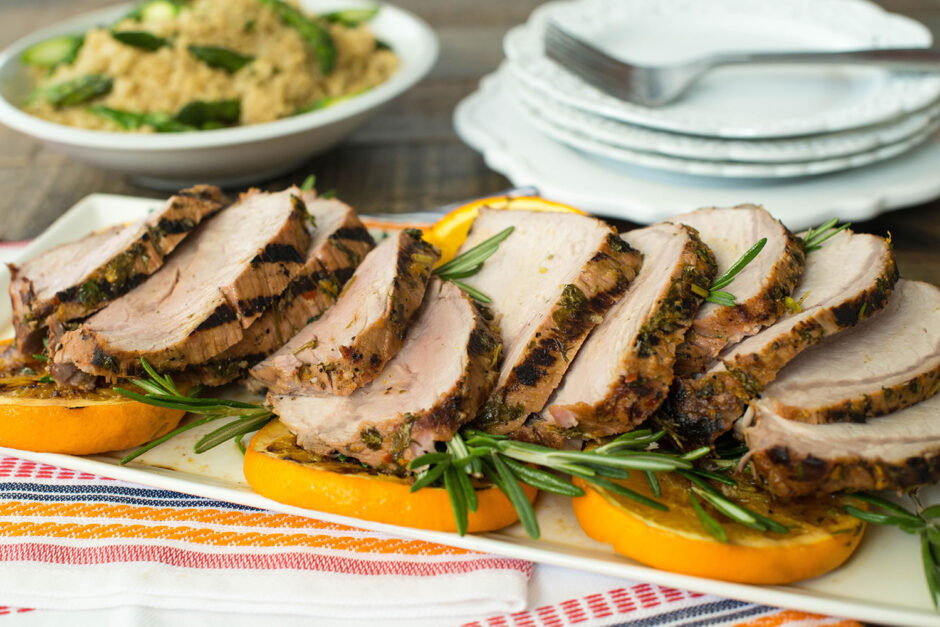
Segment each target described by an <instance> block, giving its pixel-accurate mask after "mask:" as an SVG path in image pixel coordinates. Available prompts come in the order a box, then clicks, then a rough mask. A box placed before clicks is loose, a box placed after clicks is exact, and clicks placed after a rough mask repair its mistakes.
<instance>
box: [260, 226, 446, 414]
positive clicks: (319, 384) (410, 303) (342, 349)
mask: <svg viewBox="0 0 940 627" xmlns="http://www.w3.org/2000/svg"><path fill="white" fill-rule="evenodd" d="M338 241H339V238H337V237H331V238H330V242H331V244H332V245H333V246H336V247H338V248H339V249H340V250H341V251H343V252H344V253H345V254H346V256H347V259H351V260H353V261H355V260H356V258H358V256H359V255H358V253H356V252H355V251H353V250H349V247H348V246H342V247H340V246H337V243H338ZM347 241H350V240H347ZM350 245H355V246H357V247H359V249H361V248H362V247H363V243H362V242H352V241H350ZM439 256H440V253H439V252H438V251H437V249H436V248H434V247H433V246H431V245H430V244H428V243H427V242H425V241H423V240H422V239H421V232H420V231H416V230H413V229H408V230H405V231H402V232H400V233H397V234H395V235H393V236H391V237H389V238H388V239H387V240H385V242H383V243H382V244H380V245H379V246H378V247H377V248H376V249H375V250H374V251H373V252H372V253H370V254H369V255H368V256H367V257H366V258H365V260H364V261H363V262H362V264H361V265H360V266H359V267H358V268H357V269H356V271H355V273H354V274H353V275H352V277H350V279H349V282H348V283H346V287H345V288H342V289H343V292H342V295H340V294H339V291H340V288H341V285H342V284H340V283H339V282H338V281H337V280H336V278H335V276H334V277H332V282H331V283H330V284H329V285H327V284H324V281H323V280H322V279H321V280H319V281H318V286H319V288H320V289H321V290H323V291H324V292H326V293H327V294H328V295H329V296H331V297H333V298H336V297H337V296H339V298H338V300H337V303H336V305H334V307H333V308H331V309H329V310H327V312H326V314H325V315H324V316H323V317H320V318H318V319H316V320H315V321H314V322H312V323H311V324H310V325H308V326H306V327H305V328H304V329H302V330H301V331H300V332H299V333H298V334H297V335H295V336H294V337H293V338H292V339H291V340H290V341H289V342H288V343H287V344H285V345H284V346H283V347H282V348H281V349H280V350H279V351H277V352H276V353H275V354H273V355H272V356H271V357H270V358H269V359H267V360H265V361H263V362H261V363H260V364H258V365H257V366H255V367H254V368H252V370H251V375H252V376H253V377H254V378H256V379H257V380H258V381H259V382H261V383H262V384H263V385H266V386H267V387H268V388H269V389H270V390H272V391H273V392H275V393H277V394H291V393H305V392H318V391H328V392H331V393H333V394H339V395H343V396H345V395H349V394H351V393H352V392H354V391H355V390H356V389H358V388H360V387H362V386H363V385H364V384H366V383H368V382H369V381H371V380H372V379H373V378H375V377H376V376H377V375H378V374H379V372H380V371H381V369H382V366H383V365H384V364H385V363H386V362H387V361H388V360H389V359H391V358H392V357H393V356H394V355H395V354H396V353H397V352H398V350H399V349H400V347H401V345H402V341H403V340H404V337H405V333H406V331H407V327H408V322H409V320H411V318H412V317H413V316H414V314H415V312H416V311H417V310H418V307H419V306H420V304H421V300H422V298H423V297H424V292H425V289H426V288H427V282H428V280H429V278H430V274H431V266H432V265H433V264H434V262H435V261H436V260H437V259H438V257H439Z"/></svg>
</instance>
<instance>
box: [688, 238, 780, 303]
mask: <svg viewBox="0 0 940 627" xmlns="http://www.w3.org/2000/svg"><path fill="white" fill-rule="evenodd" d="M766 244H767V238H766V237H763V238H761V239H760V241H758V242H757V243H756V244H754V245H753V246H751V247H750V248H749V249H748V250H747V252H745V253H744V254H743V255H741V257H740V259H738V260H737V261H735V262H734V263H733V264H732V265H731V267H730V268H728V269H727V270H725V272H724V273H723V274H722V275H721V276H719V277H718V278H717V279H715V280H714V281H713V282H712V284H711V287H709V288H708V289H707V290H706V289H705V288H704V287H702V286H700V285H695V284H693V285H692V291H693V292H695V293H696V294H698V295H699V296H701V297H702V298H704V299H705V300H707V301H709V302H712V303H715V304H716V305H721V306H722V307H734V302H735V299H734V294H732V293H731V292H724V291H722V288H725V287H728V286H729V285H731V282H732V281H734V277H736V276H737V275H738V274H739V273H740V272H741V270H743V269H744V268H745V267H747V265H748V264H749V263H751V262H752V261H754V258H755V257H757V255H758V254H759V253H760V251H762V250H763V249H764V246H765V245H766Z"/></svg>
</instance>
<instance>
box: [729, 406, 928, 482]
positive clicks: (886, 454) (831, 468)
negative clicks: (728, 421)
mask: <svg viewBox="0 0 940 627" xmlns="http://www.w3.org/2000/svg"><path fill="white" fill-rule="evenodd" d="M738 429H739V430H740V432H741V433H742V434H743V436H744V439H745V441H746V442H747V446H748V449H749V451H748V457H747V458H746V459H749V460H750V465H751V468H752V469H753V470H754V474H755V475H756V476H757V477H758V478H759V479H760V480H761V482H762V483H763V484H764V485H765V486H766V488H767V489H768V490H769V491H770V492H773V493H774V494H778V495H780V496H788V497H790V496H805V495H809V494H819V493H829V492H839V491H841V490H887V489H891V490H910V489H912V488H915V487H918V486H922V485H927V484H931V483H936V482H937V481H938V480H940V396H933V397H932V398H930V399H929V400H926V401H924V402H922V403H919V404H917V405H913V406H911V407H908V408H907V409H902V410H901V411H898V412H895V413H893V414H889V415H887V416H884V417H882V418H878V419H876V420H871V421H869V422H867V423H832V424H809V423H805V422H797V421H795V420H787V419H786V418H784V417H782V416H779V415H777V414H776V413H774V411H773V409H772V408H770V407H769V406H767V405H765V404H764V403H763V402H756V403H754V404H753V405H752V406H751V408H749V409H748V413H747V414H746V415H745V416H744V418H743V419H742V420H741V421H740V422H739V427H738Z"/></svg>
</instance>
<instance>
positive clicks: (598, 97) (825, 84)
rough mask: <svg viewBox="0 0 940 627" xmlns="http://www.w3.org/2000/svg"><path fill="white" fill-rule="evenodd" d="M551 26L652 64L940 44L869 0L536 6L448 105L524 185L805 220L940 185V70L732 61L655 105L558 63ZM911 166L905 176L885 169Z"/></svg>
mask: <svg viewBox="0 0 940 627" xmlns="http://www.w3.org/2000/svg"><path fill="white" fill-rule="evenodd" d="M549 20H553V21H554V22H556V23H557V24H559V25H561V26H563V27H564V28H565V29H567V30H568V31H569V32H571V33H572V34H574V35H576V36H578V37H580V38H582V39H584V40H585V41H589V42H591V43H592V44H594V45H595V46H597V47H599V48H601V49H602V50H604V51H606V52H608V53H609V54H611V55H613V56H615V57H618V58H621V59H624V60H626V61H630V62H633V63H638V64H646V65H667V64H670V63H677V62H682V61H687V60H691V59H694V58H698V57H701V56H705V55H708V54H712V53H717V52H754V51H764V52H766V51H799V50H832V51H837V50H853V49H866V48H922V47H929V46H930V45H931V35H930V32H929V31H928V30H927V29H926V28H925V27H924V26H922V25H921V24H919V23H917V22H915V21H913V20H911V19H908V18H905V17H902V16H898V15H892V14H889V13H886V12H884V11H883V10H881V9H880V8H879V7H878V6H876V5H874V4H872V3H870V2H867V1H865V0H814V1H813V2H807V1H806V0H657V1H656V2H651V1H649V0H577V1H574V2H553V3H549V4H546V5H543V6H542V7H540V8H539V9H538V10H536V11H535V12H534V13H533V14H532V16H531V18H530V19H529V21H528V22H527V23H525V24H523V25H521V26H517V27H516V28H514V29H512V30H511V31H510V32H509V33H508V34H507V35H506V37H505V39H504V42H503V44H504V50H505V52H506V57H507V61H506V63H505V64H504V66H503V67H502V68H501V69H500V70H499V71H498V72H497V73H495V74H494V75H492V76H491V77H488V78H487V79H485V80H484V82H483V84H482V86H481V89H480V91H478V92H476V93H475V94H473V95H471V96H470V97H469V98H468V99H467V100H465V101H464V102H463V103H461V105H460V106H459V107H458V110H457V112H456V114H455V122H456V126H457V130H458V133H460V134H461V136H462V137H463V138H464V140H465V141H467V142H468V143H470V144H471V145H473V146H474V147H476V148H478V149H480V150H481V151H483V152H484V153H485V155H486V157H487V160H488V162H489V163H490V165H491V166H493V167H494V168H496V169H498V170H501V171H503V172H504V173H505V174H507V176H509V177H510V178H511V179H513V182H514V183H516V184H520V185H522V184H532V185H536V186H538V187H540V188H542V191H543V193H552V195H553V196H556V197H560V198H562V199H565V200H568V201H569V202H573V203H575V204H579V205H581V206H583V207H585V208H587V209H592V210H594V211H597V212H600V213H606V214H608V215H614V216H617V217H623V218H628V219H633V220H637V221H652V220H656V219H660V218H662V217H666V216H668V215H672V214H673V213H675V211H677V210H685V209H689V208H691V207H695V206H701V205H705V204H728V203H729V202H744V201H757V202H764V203H765V204H766V205H768V208H770V209H771V210H775V212H776V213H777V214H778V215H779V216H780V217H782V218H784V219H788V220H789V222H790V224H791V226H794V227H801V226H806V225H810V224H813V223H816V222H819V221H821V220H822V219H827V218H829V217H834V216H836V215H837V214H838V217H841V218H843V219H856V220H857V219H861V218H866V217H869V216H871V215H874V214H875V213H877V212H879V211H881V210H884V209H886V208H889V207H894V206H901V205H905V204H911V203H914V202H919V201H923V200H926V199H927V198H930V197H933V196H934V195H937V194H940V174H938V173H937V172H938V166H940V142H938V141H937V140H936V138H935V137H934V136H935V131H936V130H937V128H938V126H940V75H938V74H913V73H900V72H892V71H889V70H886V69H883V68H877V67H860V66H836V65H833V66H818V65H817V66H751V67H747V66H744V67H729V68H723V69H719V70H716V71H713V72H712V73H710V74H708V75H707V76H706V77H704V78H703V79H702V80H700V81H699V82H698V83H696V84H695V85H694V86H693V87H692V89H691V90H690V91H689V92H687V94H686V95H685V96H683V97H682V98H681V99H680V100H679V101H676V102H674V103H671V104H669V105H666V106H662V107H655V108H651V107H644V106H641V105H637V104H633V103H630V102H626V101H624V100H620V99H617V98H615V97H613V96H610V95H608V94H606V93H604V92H602V91H600V90H598V89H597V88H595V87H593V86H591V85H589V84H588V83H586V82H584V81H583V80H581V79H580V78H578V77H577V76H576V75H574V74H573V73H571V72H569V71H567V70H566V69H564V68H563V67H562V66H560V65H559V64H557V63H555V62H554V61H551V60H549V59H548V58H547V57H546V55H545V51H544V46H543V33H544V29H545V25H546V23H547V22H548V21H549ZM905 160H906V161H907V162H908V165H907V166H906V167H904V168H901V171H899V172H897V173H896V174H898V175H895V176H888V177H886V176H885V175H886V173H888V172H889V171H890V172H892V173H894V172H893V170H894V169H895V168H894V167H893V166H896V165H897V163H898V162H900V161H905ZM911 161H913V162H914V164H913V166H912V165H911V163H910V162H911ZM929 165H932V167H928V166H929ZM903 172H906V173H907V174H903ZM879 173H880V174H879ZM889 183H890V184H889ZM914 189H916V190H917V191H916V192H915V191H913V190H914ZM775 202H777V203H778V204H777V206H774V203H775Z"/></svg>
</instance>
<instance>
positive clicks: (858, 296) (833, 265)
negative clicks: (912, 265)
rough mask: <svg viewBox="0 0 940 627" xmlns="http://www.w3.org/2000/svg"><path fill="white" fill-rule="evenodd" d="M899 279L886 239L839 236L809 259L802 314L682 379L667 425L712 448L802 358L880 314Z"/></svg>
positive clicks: (689, 442)
mask: <svg viewBox="0 0 940 627" xmlns="http://www.w3.org/2000/svg"><path fill="white" fill-rule="evenodd" d="M897 277H898V270H897V265H896V264H895V260H894V253H893V252H892V251H891V247H890V246H889V245H888V243H887V242H886V241H885V239H884V238H882V237H877V236H875V235H867V234H858V233H852V232H851V231H847V230H846V231H842V232H841V233H839V234H837V235H836V236H834V237H833V238H832V239H830V240H828V241H827V242H826V243H825V244H824V245H823V247H822V248H821V249H819V250H816V251H814V252H812V253H811V254H810V255H808V257H807V262H806V271H805V272H804V274H803V279H802V281H801V282H800V285H799V286H798V288H797V290H796V293H795V295H794V299H795V300H797V301H801V300H802V303H803V304H802V311H801V312H800V313H794V314H791V315H788V316H785V317H783V318H782V319H780V320H778V321H777V322H776V323H775V324H773V325H771V326H769V327H767V328H765V329H763V330H762V331H761V332H760V333H758V334H756V335H753V336H751V337H749V338H747V339H746V340H744V341H743V342H740V343H738V344H736V345H734V346H731V347H729V348H728V349H726V350H725V351H724V352H723V353H721V354H720V355H719V361H718V363H717V364H716V365H714V366H712V367H711V368H710V369H709V370H708V371H707V372H705V373H704V374H703V375H701V376H700V377H698V378H696V379H678V380H677V381H676V383H675V384H674V385H673V389H672V391H671V393H670V397H669V399H668V400H667V402H666V403H665V404H664V406H663V409H664V411H663V412H661V414H662V415H661V419H662V424H663V426H664V427H665V428H666V429H668V430H669V432H670V434H671V435H672V436H673V438H674V439H675V440H676V441H677V442H678V443H679V444H681V445H682V446H684V447H687V448H694V447H697V446H705V445H709V444H711V443H712V442H713V441H714V439H715V438H716V437H718V436H719V435H721V434H722V433H724V432H726V431H728V429H730V428H731V425H732V424H733V423H734V421H735V420H736V419H737V418H739V417H740V416H741V414H743V413H744V406H745V405H746V404H747V402H748V401H749V400H750V399H752V398H754V397H755V396H757V395H758V394H759V393H760V392H761V391H762V390H763V389H764V387H765V386H766V385H767V384H768V383H770V382H771V381H773V380H774V378H775V377H776V375H777V373H778V372H779V371H780V370H781V369H782V368H783V367H784V366H785V365H786V364H787V363H788V362H790V361H791V360H793V359H794V358H795V357H796V356H797V355H798V354H799V353H800V352H801V351H803V350H804V349H806V348H809V347H810V346H812V345H814V344H818V343H819V342H820V341H821V340H822V339H823V338H825V337H827V336H830V335H834V334H835V333H838V332H839V331H841V330H843V329H846V328H848V327H851V326H853V325H855V324H856V323H857V322H859V321H860V320H862V319H864V318H866V317H868V316H871V315H872V314H874V313H875V312H876V311H878V310H879V309H882V308H883V307H884V306H885V305H886V304H887V301H888V296H889V294H890V293H891V290H892V288H893V287H894V283H895V281H897ZM804 297H805V299H804Z"/></svg>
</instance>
